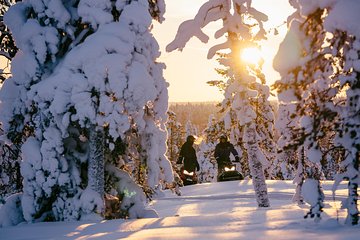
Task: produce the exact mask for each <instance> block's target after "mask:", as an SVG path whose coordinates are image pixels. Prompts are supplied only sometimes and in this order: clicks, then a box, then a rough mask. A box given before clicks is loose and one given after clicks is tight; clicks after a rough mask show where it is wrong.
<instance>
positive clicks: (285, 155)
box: [275, 103, 299, 180]
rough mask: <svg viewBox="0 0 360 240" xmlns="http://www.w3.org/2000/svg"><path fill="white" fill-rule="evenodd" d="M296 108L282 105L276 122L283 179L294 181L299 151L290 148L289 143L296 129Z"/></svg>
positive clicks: (290, 105)
mask: <svg viewBox="0 0 360 240" xmlns="http://www.w3.org/2000/svg"><path fill="white" fill-rule="evenodd" d="M296 123H297V118H296V106H295V104H291V103H287V104H284V103H282V104H280V105H279V109H278V118H277V119H276V122H275V128H276V130H277V131H278V134H279V139H278V141H277V146H278V148H279V149H278V151H279V153H278V158H279V163H280V169H281V175H282V177H283V179H285V180H290V179H294V177H295V171H296V168H297V166H298V164H297V162H298V160H299V156H298V154H297V153H298V151H296V149H292V148H290V147H289V145H290V144H289V143H291V141H292V140H293V138H292V135H291V134H292V129H293V128H295V127H296Z"/></svg>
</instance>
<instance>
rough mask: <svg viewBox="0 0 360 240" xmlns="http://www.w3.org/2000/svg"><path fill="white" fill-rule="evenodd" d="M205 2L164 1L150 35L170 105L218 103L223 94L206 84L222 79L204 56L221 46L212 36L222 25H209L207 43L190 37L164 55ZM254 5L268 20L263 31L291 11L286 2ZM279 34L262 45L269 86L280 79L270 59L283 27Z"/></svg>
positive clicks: (214, 63) (266, 0)
mask: <svg viewBox="0 0 360 240" xmlns="http://www.w3.org/2000/svg"><path fill="white" fill-rule="evenodd" d="M206 1H207V0H167V1H166V13H165V21H164V23H162V24H161V25H160V24H157V23H155V26H154V30H153V34H154V35H155V37H156V39H157V40H158V42H159V45H160V50H161V52H162V55H161V57H160V61H161V62H164V63H165V64H166V66H167V68H166V69H165V72H164V76H165V79H166V81H167V82H169V83H170V87H169V101H170V102H199V101H221V100H222V99H223V96H222V94H221V93H220V92H219V91H218V89H217V88H216V87H210V86H208V85H207V84H206V82H207V81H210V80H215V79H221V77H220V76H219V75H218V74H217V73H216V72H215V70H214V68H216V67H219V65H218V63H217V61H216V59H212V60H208V59H207V57H206V55H207V51H208V49H209V48H210V47H211V46H213V45H215V43H221V42H222V40H221V39H220V40H215V39H214V37H213V33H214V32H215V31H216V30H217V29H219V27H218V26H219V25H220V24H221V22H220V21H219V22H217V23H212V24H211V25H209V26H208V27H207V28H206V29H205V32H206V33H207V34H208V35H209V37H210V41H209V42H208V43H207V44H204V43H202V42H200V40H198V39H197V38H192V39H191V40H190V42H189V43H188V44H187V45H186V47H185V48H184V50H183V51H182V52H180V51H174V52H171V53H167V52H166V51H165V47H166V45H167V44H168V43H170V42H171V41H172V40H173V39H174V37H175V35H176V32H177V29H178V26H179V25H180V24H181V23H182V22H183V21H185V20H188V19H192V18H194V16H195V15H196V13H197V11H198V9H199V8H200V6H201V5H202V4H203V3H205V2H206ZM253 6H254V7H255V8H256V9H258V10H259V11H261V12H263V13H265V14H267V15H268V17H269V21H268V22H266V23H265V28H266V29H268V30H269V29H271V28H274V27H276V26H278V25H281V24H282V23H283V22H284V21H285V20H286V18H287V17H288V16H289V15H290V14H291V13H292V12H293V11H294V9H293V8H292V7H291V6H290V5H289V3H288V0H271V1H269V0H253ZM278 30H279V34H278V35H277V36H274V34H273V31H271V33H270V34H269V35H268V38H269V40H268V41H267V42H266V43H264V44H263V45H262V52H263V56H264V58H265V64H264V68H263V70H264V73H265V74H266V77H267V82H268V83H269V84H272V83H273V82H274V81H275V80H277V79H279V74H278V73H277V72H276V71H274V70H273V68H272V58H273V56H274V55H275V54H276V52H277V50H278V45H279V43H280V42H281V40H282V39H283V38H284V36H285V34H286V24H285V25H282V26H281V27H280V28H278Z"/></svg>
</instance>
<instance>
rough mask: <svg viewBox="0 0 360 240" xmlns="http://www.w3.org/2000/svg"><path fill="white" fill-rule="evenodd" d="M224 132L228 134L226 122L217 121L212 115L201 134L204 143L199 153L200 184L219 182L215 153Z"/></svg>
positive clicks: (200, 146)
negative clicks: (225, 126)
mask: <svg viewBox="0 0 360 240" xmlns="http://www.w3.org/2000/svg"><path fill="white" fill-rule="evenodd" d="M224 132H226V130H225V128H224V122H223V121H219V120H217V119H216V118H215V117H214V115H210V116H209V121H208V124H207V127H206V128H205V129H204V130H203V132H202V134H201V138H202V141H201V143H200V145H199V152H198V153H197V155H198V162H199V165H200V169H201V172H200V174H199V177H198V178H199V181H200V182H214V181H216V180H217V164H216V160H215V156H214V152H215V146H216V144H217V143H218V140H219V138H220V136H221V135H223V134H224Z"/></svg>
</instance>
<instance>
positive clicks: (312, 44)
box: [275, 1, 360, 225]
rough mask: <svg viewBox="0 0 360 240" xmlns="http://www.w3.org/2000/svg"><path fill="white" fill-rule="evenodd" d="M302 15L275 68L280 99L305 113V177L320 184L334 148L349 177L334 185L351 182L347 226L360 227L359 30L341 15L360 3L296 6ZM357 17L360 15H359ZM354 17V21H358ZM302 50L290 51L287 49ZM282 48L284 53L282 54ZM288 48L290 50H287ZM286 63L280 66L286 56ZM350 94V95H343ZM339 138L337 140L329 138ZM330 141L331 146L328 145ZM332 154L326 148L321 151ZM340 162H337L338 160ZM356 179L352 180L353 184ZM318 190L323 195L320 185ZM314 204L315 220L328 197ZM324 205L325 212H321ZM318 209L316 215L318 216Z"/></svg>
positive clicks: (299, 135)
mask: <svg viewBox="0 0 360 240" xmlns="http://www.w3.org/2000/svg"><path fill="white" fill-rule="evenodd" d="M292 3H293V4H294V5H293V6H294V7H295V8H296V9H297V12H296V13H295V14H293V15H292V16H293V17H295V18H296V19H294V20H293V21H292V22H291V26H290V30H289V34H288V35H287V37H286V38H285V40H284V42H283V43H282V46H281V47H280V51H279V53H278V56H277V58H275V67H276V68H277V70H278V71H279V72H280V73H281V75H282V80H281V81H280V82H278V83H277V84H278V85H277V86H278V89H279V90H280V92H281V94H280V98H282V100H283V101H285V102H290V101H292V102H296V104H297V111H298V112H299V113H300V115H301V118H300V128H298V129H296V130H295V131H294V133H295V134H294V137H295V142H297V145H298V146H303V147H304V148H305V152H306V154H307V158H308V161H306V162H305V165H304V167H305V169H306V170H305V172H304V173H305V174H307V175H308V177H309V178H312V179H316V180H317V181H319V180H320V178H322V175H323V173H322V172H321V169H320V167H319V166H321V161H324V158H325V157H326V154H328V153H329V151H332V150H333V149H336V151H333V154H334V156H337V159H344V160H343V161H342V163H341V166H342V168H343V169H344V173H341V174H339V175H338V176H337V177H336V179H337V181H336V182H335V188H336V185H337V184H338V181H342V180H343V179H349V197H348V199H347V203H346V204H345V205H346V207H347V209H348V218H347V223H351V224H354V225H355V224H358V213H359V211H358V209H357V187H358V186H357V183H356V181H358V179H359V170H358V161H359V160H358V151H359V148H358V126H360V125H359V124H358V123H357V122H358V116H357V115H358V110H357V98H358V93H357V86H358V79H357V75H358V71H359V69H358V67H357V65H356V64H354V63H355V62H356V61H358V59H359V54H358V52H359V47H358V46H359V43H358V42H357V40H356V39H357V37H358V31H357V30H356V29H353V28H352V25H351V24H349V22H348V21H349V20H348V19H347V20H343V19H342V18H341V17H340V16H341V15H342V13H343V12H345V10H346V11H348V12H354V13H355V12H356V11H358V9H360V4H358V3H356V4H355V5H354V2H352V1H344V2H340V1H339V2H338V1H329V2H326V3H319V2H316V3H314V4H310V3H306V2H292ZM355 15H356V14H355ZM355 15H351V14H350V16H355ZM294 42H296V43H297V44H296V46H298V48H297V49H295V51H292V52H289V51H287V50H289V49H288V48H287V45H288V46H289V44H290V43H291V45H292V46H294ZM281 49H282V50H281ZM286 49H287V50H286ZM285 52H286V56H287V57H288V56H291V57H290V58H289V57H288V59H287V63H284V62H281V58H282V57H283V56H285V55H284V54H285ZM344 94H345V95H344ZM327 134H334V136H331V135H330V136H327ZM325 138H328V139H330V140H331V141H332V142H330V143H326V144H324V142H322V141H321V140H324V139H325ZM324 146H325V147H326V148H327V149H322V148H321V147H324ZM337 161H338V160H337ZM350 179H351V180H350ZM316 188H317V189H316V191H317V192H318V193H319V196H321V186H320V185H319V184H318V187H316ZM317 200H318V201H317V202H314V201H313V202H312V204H315V205H316V206H317V207H316V206H315V205H312V210H310V213H311V214H310V216H312V217H313V216H314V217H315V219H316V218H317V217H319V215H320V212H321V208H322V207H321V206H322V201H323V198H322V197H319V198H318V199H317ZM319 206H320V207H319ZM313 209H316V211H317V212H314V210H313Z"/></svg>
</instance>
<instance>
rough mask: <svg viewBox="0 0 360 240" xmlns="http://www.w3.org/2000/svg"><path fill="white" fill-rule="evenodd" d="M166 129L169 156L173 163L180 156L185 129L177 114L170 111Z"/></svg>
mask: <svg viewBox="0 0 360 240" xmlns="http://www.w3.org/2000/svg"><path fill="white" fill-rule="evenodd" d="M166 129H167V132H168V140H167V146H168V150H167V156H168V158H169V160H170V161H171V163H175V162H176V161H177V158H178V156H179V152H180V148H181V143H182V142H183V139H184V138H185V136H184V129H183V127H182V125H181V123H180V122H178V121H177V117H176V114H175V113H174V112H172V111H168V121H167V122H166Z"/></svg>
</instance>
